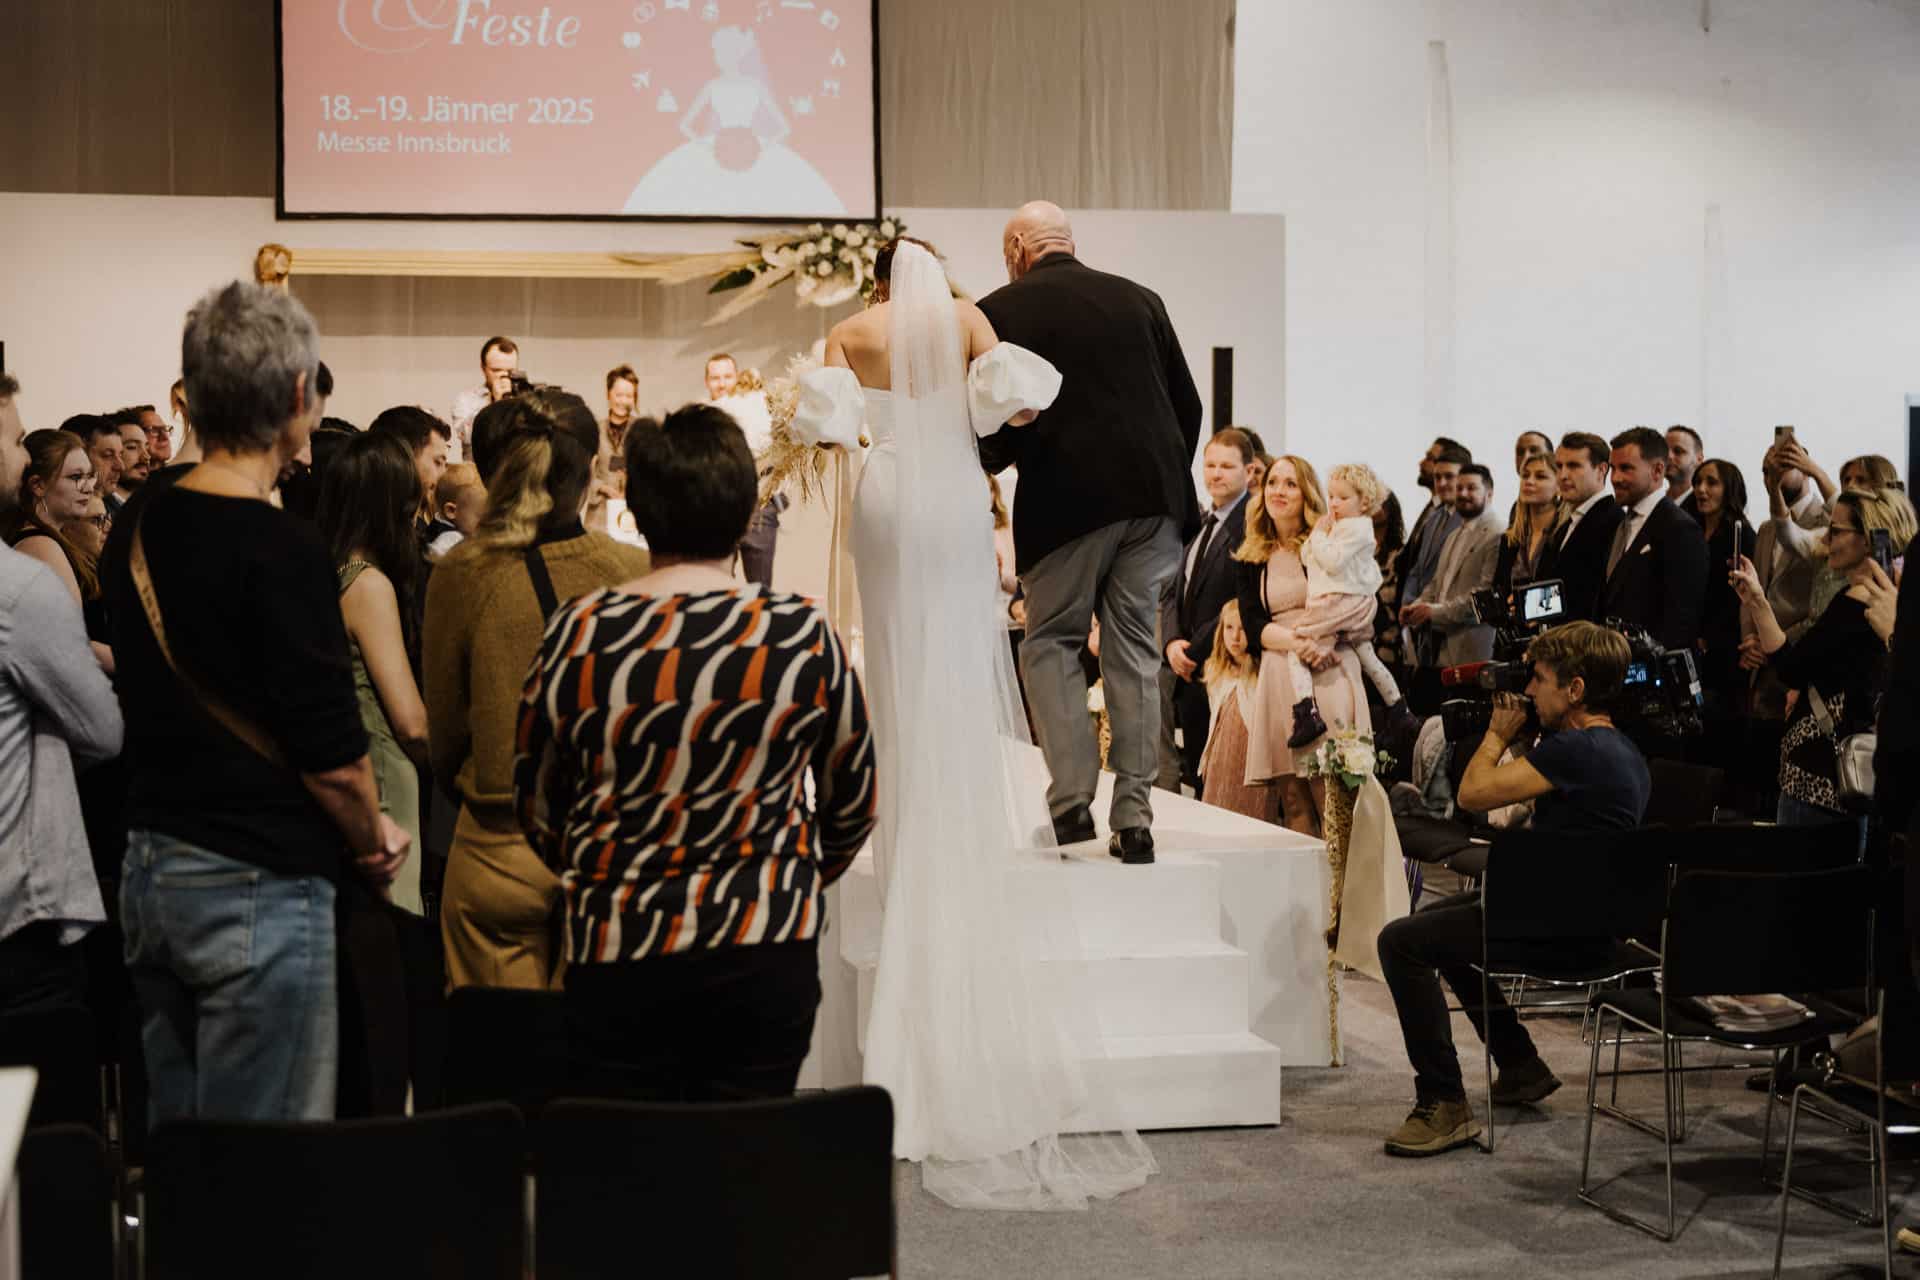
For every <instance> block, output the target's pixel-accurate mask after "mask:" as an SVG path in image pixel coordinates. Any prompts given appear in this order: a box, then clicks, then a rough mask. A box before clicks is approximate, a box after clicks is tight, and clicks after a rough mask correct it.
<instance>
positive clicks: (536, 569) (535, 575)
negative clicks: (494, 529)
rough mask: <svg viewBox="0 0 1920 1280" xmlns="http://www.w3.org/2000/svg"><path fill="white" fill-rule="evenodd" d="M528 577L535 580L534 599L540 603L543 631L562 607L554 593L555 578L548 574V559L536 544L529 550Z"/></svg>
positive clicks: (527, 557)
mask: <svg viewBox="0 0 1920 1280" xmlns="http://www.w3.org/2000/svg"><path fill="white" fill-rule="evenodd" d="M526 559H527V577H529V578H531V579H533V598H534V599H535V600H538V601H539V602H540V620H541V629H542V630H545V629H546V625H545V624H546V623H547V622H548V621H549V620H551V619H552V617H553V611H554V610H555V609H558V608H559V607H560V597H559V596H558V595H556V594H555V593H554V590H553V577H552V575H551V574H549V573H548V572H547V558H546V557H545V556H543V555H541V554H540V548H539V546H538V545H537V544H536V545H534V546H531V547H528V548H527V556H526Z"/></svg>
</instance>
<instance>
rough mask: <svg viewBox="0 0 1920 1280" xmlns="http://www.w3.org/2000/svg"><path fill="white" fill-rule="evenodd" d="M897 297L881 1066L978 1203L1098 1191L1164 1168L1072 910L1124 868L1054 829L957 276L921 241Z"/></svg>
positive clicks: (966, 1199)
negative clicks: (1122, 1096)
mask: <svg viewBox="0 0 1920 1280" xmlns="http://www.w3.org/2000/svg"><path fill="white" fill-rule="evenodd" d="M889 295H890V301H891V339H892V383H893V388H892V407H893V411H894V422H895V436H896V439H897V442H898V443H897V458H896V460H895V466H896V475H897V484H896V486H895V490H894V501H895V506H894V510H895V512H896V513H897V518H896V520H895V527H896V528H897V530H898V536H897V537H896V539H895V555H896V556H897V560H896V562H895V563H894V564H893V565H891V566H887V567H888V568H891V569H893V571H894V572H893V574H892V575H891V576H892V578H893V583H892V584H890V585H891V588H892V589H891V590H889V591H888V592H887V594H888V595H890V596H891V597H892V598H891V599H890V600H888V601H886V602H885V607H884V615H885V616H884V618H882V617H880V616H876V615H877V614H878V613H879V612H880V611H878V610H875V609H872V608H868V609H866V610H865V615H866V620H867V628H868V632H869V637H870V641H869V644H870V647H869V651H868V657H869V673H870V675H879V676H880V677H881V679H880V681H879V682H877V683H876V686H875V687H873V689H872V699H873V701H874V703H875V704H876V712H877V713H878V714H877V715H876V730H877V732H878V733H879V734H881V735H883V736H884V735H887V734H888V733H889V730H890V729H891V736H892V741H890V742H889V741H880V742H879V743H877V746H878V749H879V759H880V762H881V766H882V768H883V769H885V770H889V771H891V772H892V774H893V782H892V784H891V785H889V783H888V781H887V779H886V778H885V777H884V776H883V778H882V783H881V792H882V800H881V831H880V833H879V839H878V840H876V844H875V847H876V852H877V853H879V854H881V855H882V856H881V858H880V859H879V861H878V864H877V869H878V871H879V874H880V890H881V894H882V898H883V901H884V903H885V915H884V921H883V924H882V935H881V947H880V960H879V966H878V970H877V972H876V975H875V988H874V998H873V1005H872V1015H871V1022H870V1025H869V1031H868V1036H867V1060H866V1076H867V1079H868V1080H870V1081H873V1082H875V1083H878V1084H882V1085H885V1086H886V1087H887V1088H888V1089H889V1090H890V1091H891V1092H892V1093H893V1096H894V1106H895V1115H896V1121H895V1124H896V1128H895V1153H896V1154H897V1155H900V1156H902V1157H905V1158H908V1159H914V1160H919V1161H921V1162H922V1169H923V1180H924V1183H925V1185H926V1188H927V1190H928V1191H930V1192H932V1193H933V1194H934V1195H936V1196H938V1197H940V1198H941V1199H943V1200H945V1201H947V1202H948V1203H951V1204H954V1205H957V1206H961V1207H968V1208H994V1209H1060V1208H1084V1207H1085V1206H1086V1204H1087V1202H1088V1200H1089V1199H1090V1198H1099V1197H1106V1196H1111V1195H1115V1194H1118V1193H1119V1192H1121V1191H1125V1190H1128V1189H1130V1188H1132V1187H1136V1186H1139V1185H1140V1184H1141V1183H1142V1182H1143V1181H1145V1179H1146V1178H1147V1177H1148V1176H1149V1175H1150V1174H1152V1173H1153V1172H1154V1171H1155V1165H1154V1162H1153V1157H1152V1155H1151V1154H1150V1153H1149V1152H1148V1150H1147V1148H1146V1146H1145V1144H1144V1143H1143V1142H1141V1140H1140V1138H1139V1135H1138V1134H1137V1133H1134V1132H1132V1131H1131V1130H1129V1129H1126V1128H1124V1127H1123V1124H1124V1120H1125V1117H1122V1116H1119V1115H1117V1114H1116V1110H1115V1108H1114V1107H1113V1105H1112V1103H1111V1101H1110V1098H1109V1097H1108V1092H1109V1091H1108V1089H1107V1087H1106V1085H1107V1081H1106V1080H1105V1079H1104V1078H1103V1077H1104V1075H1105V1073H1104V1072H1103V1071H1102V1070H1101V1067H1102V1065H1103V1064H1102V1061H1101V1060H1102V1058H1103V1056H1104V1054H1103V1049H1102V1040H1101V1032H1100V1026H1099V1015H1098V1009H1097V1003H1096V1001H1095V999H1094V998H1093V997H1094V993H1093V991H1092V987H1091V984H1090V982H1089V972H1088V968H1087V965H1086V962H1085V957H1084V955H1083V954H1082V948H1081V945H1080V941H1079V930H1078V929H1077V927H1076V924H1075V921H1074V916H1073V903H1072V899H1071V894H1070V889H1071V884H1072V878H1073V877H1074V876H1076V875H1078V876H1085V875H1088V874H1109V873H1111V871H1110V869H1109V868H1107V867H1104V866H1102V867H1089V866H1086V865H1084V864H1080V863H1073V864H1068V863H1063V862H1062V861H1061V860H1060V856H1059V853H1058V851H1057V850H1056V849H1054V848H1052V847H1051V846H1052V835H1051V828H1050V826H1049V824H1048V820H1047V810H1046V804H1045V798H1044V788H1043V783H1042V781H1041V780H1040V779H1039V778H1037V777H1035V776H1033V775H1032V772H1031V769H1032V763H1031V752H1030V750H1027V749H1024V744H1027V742H1028V734H1027V725H1026V716H1025V713H1024V711H1023V710H1022V707H1021V702H1020V695H1019V689H1018V686H1017V684H1016V683H1015V677H1014V672H1013V663H1012V656H1011V654H1010V652H1009V650H1008V645H1007V637H1006V629H1005V626H1004V623H1003V622H1002V621H1001V620H1000V619H999V618H998V616H997V613H998V611H997V609H996V607H995V606H996V595H995V588H996V573H995V566H994V555H993V527H992V517H991V514H990V506H989V497H988V490H987V484H986V480H985V478H984V476H983V474H982V471H981V467H980V460H979V454H978V450H977V447H976V445H975V442H974V433H973V430H972V427H971V425H970V423H969V419H968V400H967V367H966V354H965V346H964V344H963V340H962V336H961V332H960V326H959V323H958V318H957V316H956V313H955V309H954V305H953V300H952V296H951V294H950V292H949V290H948V286H947V280H946V274H945V272H944V271H943V270H942V269H941V267H940V265H939V263H938V262H937V261H936V260H935V259H934V258H933V256H932V255H931V254H929V253H927V252H926V251H925V250H923V249H921V248H920V247H918V246H917V245H914V244H911V243H906V242H903V243H901V245H900V246H899V248H898V250H897V252H896V254H895V256H894V259H893V266H892V272H891V278H890V281H889ZM1014 429H1017V428H1014ZM867 496H868V495H867V494H866V492H865V490H864V488H863V493H862V501H865V500H866V498H867ZM862 572H863V574H864V573H865V570H864V568H863V570H862ZM864 584H865V579H864V578H863V587H864ZM876 603H878V602H877V601H876ZM883 633H884V634H883ZM876 646H877V647H876ZM876 657H878V658H879V659H880V660H879V661H878V662H876V661H874V659H875V658H876ZM883 702H886V703H890V704H891V706H890V707H888V708H882V707H881V706H880V705H879V704H881V703H883ZM1040 841H1044V844H1043V845H1042V846H1041V847H1036V844H1037V842H1040ZM1102 861H1104V859H1103V860H1102ZM1069 1134H1072V1135H1073V1136H1068V1135H1069Z"/></svg>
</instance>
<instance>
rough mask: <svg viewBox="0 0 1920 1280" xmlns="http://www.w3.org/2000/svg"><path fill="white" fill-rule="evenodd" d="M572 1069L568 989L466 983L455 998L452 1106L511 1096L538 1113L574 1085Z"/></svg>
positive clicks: (451, 1003)
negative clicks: (569, 1068)
mask: <svg viewBox="0 0 1920 1280" xmlns="http://www.w3.org/2000/svg"><path fill="white" fill-rule="evenodd" d="M566 1072H567V1023H566V1008H565V1005H564V997H563V996H562V994H561V993H560V992H558V991H534V990H523V989H514V988H507V987H458V988H455V989H454V991H453V993H452V994H451V995H449V996H448V997H447V1064H446V1101H447V1105H448V1106H450V1107H457V1106H466V1105H470V1104H474V1103H480V1102H511V1103H513V1104H514V1105H515V1106H516V1107H519V1108H520V1110H521V1112H522V1114H524V1115H526V1116H527V1117H528V1118H529V1119H531V1118H532V1117H533V1116H534V1115H535V1114H536V1113H538V1111H539V1110H540V1108H541V1107H543V1106H545V1105H546V1104H547V1103H548V1102H550V1101H552V1100H553V1099H554V1098H555V1097H558V1096H559V1095H560V1094H561V1093H564V1092H565V1091H566V1090H565V1081H566V1078H567V1076H566Z"/></svg>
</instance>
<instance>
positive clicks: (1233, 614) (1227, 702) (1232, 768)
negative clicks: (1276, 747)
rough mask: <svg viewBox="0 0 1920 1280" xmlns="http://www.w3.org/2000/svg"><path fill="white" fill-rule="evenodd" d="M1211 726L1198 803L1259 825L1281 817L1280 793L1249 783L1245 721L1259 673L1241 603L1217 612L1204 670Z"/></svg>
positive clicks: (1236, 602)
mask: <svg viewBox="0 0 1920 1280" xmlns="http://www.w3.org/2000/svg"><path fill="white" fill-rule="evenodd" d="M1201 674H1202V678H1203V679H1204V680H1205V681H1206V686H1207V701H1208V702H1209V703H1211V704H1212V706H1213V723H1212V724H1211V726H1209V728H1208V729H1207V749H1206V751H1205V752H1203V753H1202V754H1201V756H1200V777H1201V779H1202V780H1203V785H1202V788H1201V793H1200V799H1201V801H1202V802H1203V803H1205V804H1210V805H1214V806H1216V807H1218V808H1221V809H1231V810H1232V811H1233V812H1235V813H1244V814H1246V815H1247V816H1248V817H1250V818H1258V819H1260V820H1261V821H1262V822H1274V821H1276V820H1277V819H1278V818H1279V816H1280V792H1279V791H1278V790H1277V789H1276V788H1273V787H1266V786H1249V785H1247V717H1248V714H1249V712H1248V707H1249V706H1250V705H1251V703H1252V700H1253V695H1254V690H1255V688H1256V687H1257V685H1258V679H1259V669H1258V667H1256V666H1255V655H1254V654H1253V652H1251V651H1250V650H1249V649H1248V648H1247V631H1246V628H1245V627H1243V626H1242V625H1241V624H1240V602H1239V601H1238V600H1229V601H1227V603H1226V606H1225V607H1224V608H1222V609H1221V610H1220V625H1219V626H1218V627H1216V628H1214V632H1213V653H1212V654H1211V655H1210V656H1209V657H1208V658H1207V664H1206V666H1205V667H1204V668H1203V669H1202V673H1201Z"/></svg>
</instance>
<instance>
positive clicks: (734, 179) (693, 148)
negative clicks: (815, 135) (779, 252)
mask: <svg viewBox="0 0 1920 1280" xmlns="http://www.w3.org/2000/svg"><path fill="white" fill-rule="evenodd" d="M713 61H714V64H715V65H716V66H717V67H718V68H719V71H720V74H719V75H717V76H715V77H714V78H713V79H711V80H709V81H707V83H706V85H705V87H704V88H702V89H701V90H700V94H699V96H698V97H696V98H695V99H694V100H693V105H692V106H691V107H689V108H688V109H687V114H686V115H685V116H683V117H682V118H681V120H680V132H681V133H683V134H685V135H686V138H687V141H686V142H684V143H682V144H681V145H680V146H678V147H675V148H674V149H673V150H672V151H669V152H668V153H667V154H666V155H664V156H662V157H661V158H660V160H659V162H658V163H656V164H655V165H654V166H653V168H651V169H649V170H648V171H647V175H646V176H645V177H644V178H642V179H640V182H639V184H638V185H636V186H635V187H634V189H633V194H632V195H630V196H628V197H627V207H626V209H625V210H624V212H627V213H717V214H741V215H753V214H765V215H775V216H778V215H810V216H818V215H832V214H841V213H845V212H846V206H845V205H844V204H843V203H842V202H841V200H840V197H839V196H838V195H836V194H835V193H834V190H833V187H832V186H831V185H830V184H829V183H828V182H827V180H826V179H825V178H823V177H821V176H820V174H819V172H818V171H817V170H816V169H814V167H813V166H812V165H810V164H808V163H807V162H806V160H805V159H803V158H802V157H801V156H800V154H799V153H798V152H796V151H793V150H791V149H790V148H788V147H787V145H786V139H787V137H788V135H789V134H791V133H792V132H793V130H792V128H791V127H790V126H789V125H788V124H787V119H786V117H785V116H783V115H781V114H780V106H779V103H778V101H777V100H776V99H775V98H774V96H773V85H772V83H771V81H770V80H769V79H768V77H767V66H766V63H765V62H764V61H762V60H761V57H760V45H759V42H758V41H757V40H755V39H754V35H753V32H751V31H742V30H741V29H740V28H739V27H722V28H720V29H719V30H718V31H716V32H714V33H713Z"/></svg>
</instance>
